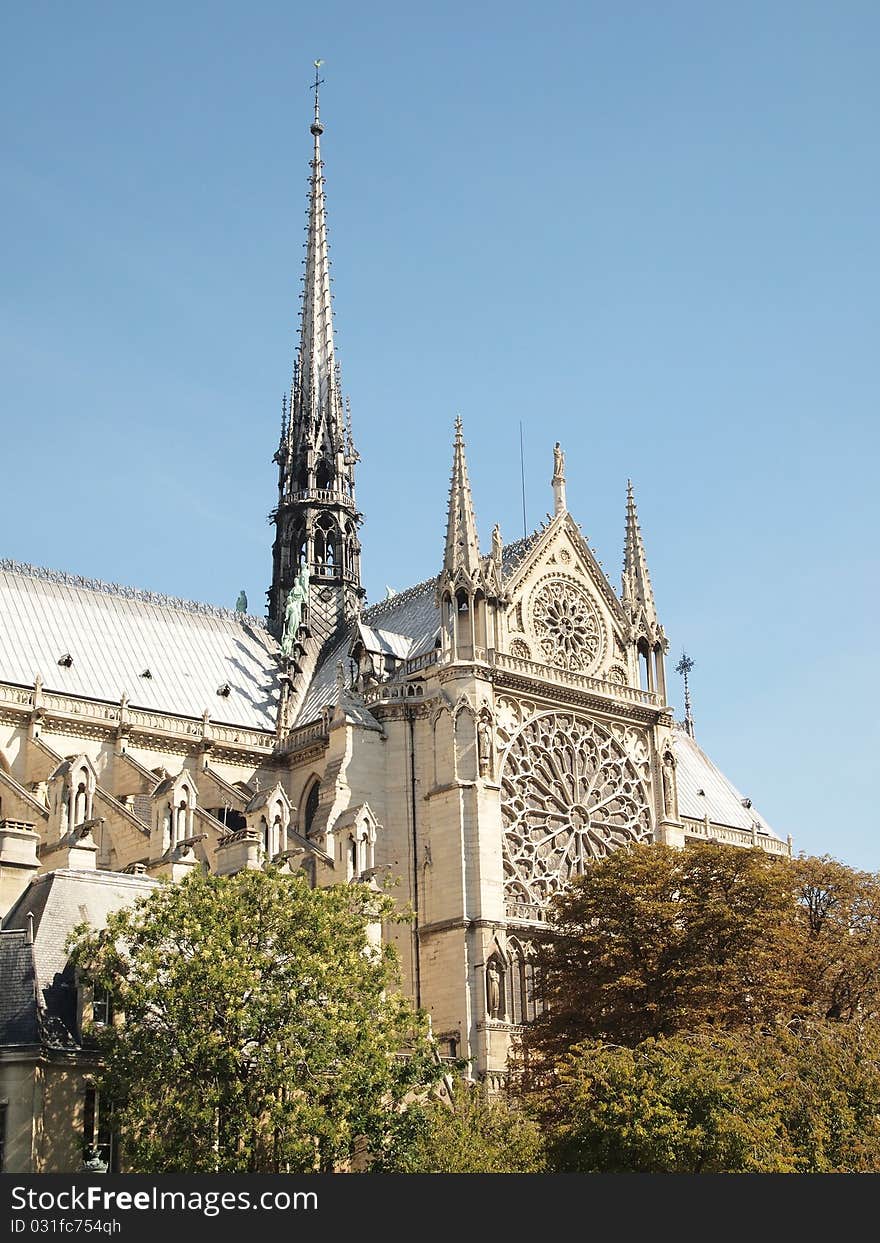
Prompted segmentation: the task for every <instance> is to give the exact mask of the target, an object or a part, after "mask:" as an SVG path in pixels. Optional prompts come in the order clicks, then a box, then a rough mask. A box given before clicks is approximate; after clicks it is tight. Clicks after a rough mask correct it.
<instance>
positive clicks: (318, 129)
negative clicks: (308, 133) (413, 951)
mask: <svg viewBox="0 0 880 1243" xmlns="http://www.w3.org/2000/svg"><path fill="white" fill-rule="evenodd" d="M323 63H324V62H323V61H322V60H316V61H315V81H314V83H313V85H312V90H313V91H314V92H315V119H314V121H313V122H312V133H313V134H315V135H317V136H320V135H321V134H323V133H324V126H323V125H322V124H321V113H320V110H319V108H318V92H319V90H320V88H321V87H322V86H323V85H324V79H323V78H320V77H318V73H319V70H320V68H321V66H322V65H323Z"/></svg>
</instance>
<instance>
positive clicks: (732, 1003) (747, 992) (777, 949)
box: [522, 843, 880, 1071]
mask: <svg viewBox="0 0 880 1243" xmlns="http://www.w3.org/2000/svg"><path fill="white" fill-rule="evenodd" d="M540 948H541V964H542V981H543V983H542V992H543V994H544V998H545V1000H546V1002H547V1009H546V1011H545V1012H544V1013H543V1014H542V1015H541V1017H540V1018H539V1019H538V1021H537V1022H536V1023H534V1024H533V1025H531V1026H530V1027H529V1028H528V1029H527V1030H526V1033H525V1035H524V1038H523V1048H522V1055H523V1058H524V1060H525V1061H526V1064H527V1065H528V1066H529V1067H531V1068H532V1069H533V1070H535V1071H546V1070H548V1069H549V1068H552V1065H553V1063H554V1061H555V1060H556V1059H558V1058H559V1057H561V1056H563V1055H564V1054H565V1052H566V1051H567V1049H569V1048H570V1047H571V1046H572V1045H573V1044H576V1043H578V1042H580V1041H583V1040H600V1041H602V1040H604V1041H610V1042H613V1043H616V1044H625V1045H630V1046H634V1045H637V1044H638V1043H639V1042H641V1041H643V1040H645V1039H647V1038H648V1037H652V1036H653V1037H660V1036H669V1035H672V1034H674V1033H676V1032H687V1031H693V1030H695V1029H697V1028H699V1027H701V1026H704V1025H707V1024H711V1025H714V1026H717V1027H726V1028H736V1027H740V1026H746V1027H761V1026H765V1025H767V1024H772V1023H787V1022H788V1021H789V1020H791V1019H794V1018H800V1019H804V1018H819V1019H823V1018H831V1019H840V1020H846V1021H852V1020H854V1019H856V1018H858V1019H859V1020H860V1021H863V1022H864V1021H866V1020H868V1019H870V1018H871V1017H872V1016H873V1015H874V1014H876V1013H877V1010H878V998H880V878H878V877H877V876H874V875H871V874H869V873H864V872H857V871H855V870H854V869H852V868H848V867H846V866H845V865H844V864H841V863H837V862H835V861H834V860H832V859H827V858H826V859H814V858H808V859H804V858H802V859H797V860H788V859H784V858H779V857H775V856H771V855H768V854H766V853H765V852H764V851H761V850H757V849H755V850H742V849H739V848H737V847H733V846H724V845H717V844H713V843H698V844H694V845H689V846H687V847H685V848H684V849H683V850H673V849H671V848H669V847H667V846H663V845H660V844H657V843H652V844H648V845H640V846H634V847H633V848H632V849H629V850H620V851H616V852H615V853H614V854H612V855H609V856H608V857H607V858H605V859H603V860H600V861H598V862H596V863H594V864H592V865H591V866H590V868H589V869H588V870H587V871H586V872H585V874H584V875H583V876H582V877H580V878H578V880H577V881H576V882H575V883H574V884H572V886H571V887H570V888H569V889H568V890H567V891H566V892H565V893H564V894H562V895H560V896H559V897H558V898H557V900H556V903H555V905H554V908H553V909H552V911H551V926H550V929H549V931H548V933H547V935H546V936H545V937H543V939H542V944H541V947H540Z"/></svg>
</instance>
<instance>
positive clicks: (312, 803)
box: [303, 781, 321, 837]
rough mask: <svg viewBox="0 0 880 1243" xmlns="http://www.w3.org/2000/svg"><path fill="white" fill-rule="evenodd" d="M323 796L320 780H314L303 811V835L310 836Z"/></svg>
mask: <svg viewBox="0 0 880 1243" xmlns="http://www.w3.org/2000/svg"><path fill="white" fill-rule="evenodd" d="M320 797H321V783H320V781H313V782H312V784H311V785H310V786H309V792H308V794H307V795H306V806H305V811H304V812H303V836H304V837H310V836H311V832H312V825H313V824H314V822H315V816H316V814H317V811H318V801H319V799H320Z"/></svg>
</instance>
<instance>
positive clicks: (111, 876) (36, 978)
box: [0, 868, 160, 1048]
mask: <svg viewBox="0 0 880 1243" xmlns="http://www.w3.org/2000/svg"><path fill="white" fill-rule="evenodd" d="M158 884H160V882H159V881H157V880H154V879H153V878H152V877H149V876H129V875H127V874H125V873H123V872H103V871H86V870H83V871H76V870H74V869H69V868H59V869H58V870H57V871H55V872H46V873H44V874H43V875H42V876H37V877H35V878H34V880H32V881H31V883H30V884H29V885H28V887H27V889H25V891H24V893H22V894H21V896H20V897H19V898H18V900H17V902H16V903H15V904H14V906H13V907H12V909H11V910H10V911H9V913H8V914H7V916H6V918H5V920H4V921H3V931H2V933H0V954H3V955H4V956H8V957H9V965H8V970H9V972H10V979H11V980H12V981H13V983H15V981H16V980H17V981H18V983H17V985H16V986H15V988H14V989H13V990H12V991H11V992H9V993H7V990H6V989H5V987H0V1032H2V1033H6V1032H12V1033H13V1034H14V1033H15V1032H16V1031H19V1030H21V1031H24V1030H25V1026H26V1023H27V1021H29V1020H27V1018H26V1015H25V1011H24V1010H23V1009H22V1008H21V1000H22V996H23V990H24V988H25V982H26V977H25V974H24V972H25V967H26V964H25V961H24V954H23V952H21V953H19V954H18V955H16V954H14V953H13V951H12V950H10V949H8V948H6V947H7V946H9V945H13V946H14V945H16V944H18V942H17V941H16V937H17V936H20V937H21V938H22V939H23V937H24V933H25V930H26V929H27V926H28V914H29V913H30V914H32V915H33V916H34V944H33V946H32V947H31V946H27V947H26V948H27V951H28V953H29V954H30V955H31V964H32V965H31V976H30V987H31V992H32V994H33V992H34V991H35V992H36V999H37V1005H38V1007H39V1023H40V1027H41V1029H42V1035H43V1040H44V1041H45V1042H46V1043H48V1044H50V1045H53V1046H55V1047H67V1048H70V1047H73V1046H75V1044H76V990H75V987H74V972H73V968H72V967H71V965H70V962H69V957H68V953H67V948H66V946H67V938H68V936H69V935H70V933H71V932H72V930H73V929H74V928H75V927H76V925H77V924H81V923H84V922H87V923H89V924H91V925H92V927H93V928H96V929H100V928H103V927H104V925H105V924H106V922H107V916H108V915H110V914H111V913H112V912H113V911H116V910H119V908H120V907H122V906H128V905H130V904H131V903H133V902H135V901H137V899H138V898H141V897H145V896H146V895H147V894H148V893H150V892H151V891H152V890H153V889H155V888H156V886H157V885H158ZM11 930H21V931H20V932H17V933H16V932H14V931H11ZM4 961H5V957H4ZM2 970H3V967H2V966H0V971H2ZM3 980H5V976H4V977H3ZM34 1015H35V1016H36V1015H37V1010H36V1009H35V1010H34ZM17 1016H18V1017H17ZM34 1021H35V1022H36V1021H37V1020H36V1017H35V1020H34ZM3 1043H6V1039H5V1036H4V1038H3ZM17 1043H22V1042H21V1041H18V1042H17Z"/></svg>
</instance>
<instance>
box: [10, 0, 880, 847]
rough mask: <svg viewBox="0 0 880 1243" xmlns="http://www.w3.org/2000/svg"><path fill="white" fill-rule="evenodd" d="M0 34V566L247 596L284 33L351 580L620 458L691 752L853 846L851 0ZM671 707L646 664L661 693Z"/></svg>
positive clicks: (856, 188) (866, 155)
mask: <svg viewBox="0 0 880 1243" xmlns="http://www.w3.org/2000/svg"><path fill="white" fill-rule="evenodd" d="M3 42H4V47H3V50H2V52H0V102H2V105H3V115H4V118H5V121H6V124H5V126H4V140H3V171H4V177H3V181H4V193H3V195H2V198H0V226H2V236H3V239H4V242H5V246H4V251H5V253H4V260H3V279H2V282H0V286H2V288H0V364H2V374H3V389H2V392H3V402H2V414H0V426H2V442H0V443H2V459H3V463H4V468H5V469H4V471H3V483H4V502H5V504H4V512H5V514H6V519H5V522H4V524H3V529H2V540H0V544H2V553H0V555H5V556H12V557H16V558H18V559H20V560H25V561H31V562H35V563H38V564H44V565H49V566H53V567H55V568H61V569H67V570H70V571H73V572H76V573H82V574H86V575H91V576H95V577H101V578H105V579H111V580H116V581H122V582H127V583H132V584H135V585H138V586H142V587H147V588H151V589H154V590H159V591H165V592H169V593H171V594H175V595H182V596H186V597H189V598H195V599H204V600H210V601H213V602H216V603H221V604H227V605H230V606H232V605H233V604H234V602H235V598H236V596H237V594H238V591H239V589H240V588H241V587H242V586H245V587H246V589H247V593H248V597H249V599H250V602H251V607H252V608H253V609H254V610H255V611H262V604H263V592H264V591H265V588H266V586H267V585H268V578H269V573H270V558H269V553H270V547H271V531H270V528H269V526H268V525H267V522H266V515H267V514H268V512H269V510H270V509H271V507H272V505H273V504H274V499H275V497H274V492H275V476H274V468H273V467H272V465H271V456H272V453H273V451H274V448H275V445H276V443H277V437H278V427H279V407H280V398H281V394H282V392H283V391H284V389H285V387H286V386H287V384H288V381H289V374H290V369H291V363H292V357H293V350H294V343H295V333H296V313H297V307H298V292H299V278H300V273H301V266H300V265H301V258H302V255H303V250H302V244H303V242H304V233H303V228H304V225H305V217H304V209H305V194H306V188H307V175H308V159H309V150H310V137H309V134H308V121H309V91H308V84H309V80H310V77H311V63H312V60H313V59H314V58H315V57H316V56H320V57H323V58H324V60H325V62H326V63H325V65H324V69H323V73H324V77H325V79H326V85H325V87H324V90H323V94H322V116H323V118H324V120H325V124H326V127H327V128H326V133H325V136H324V140H323V154H324V159H325V163H326V168H325V173H326V178H327V195H328V213H329V220H330V226H331V243H332V245H333V259H334V275H335V295H336V315H337V345H338V349H339V353H340V357H341V360H342V366H343V379H344V383H345V387H346V389H347V390H348V392H349V393H350V394H351V399H352V408H353V418H354V427H355V436H356V439H357V442H358V446H359V449H360V452H361V455H362V458H363V461H362V464H361V467H360V473H359V478H358V498H359V501H360V504H361V508H362V509H363V510H364V511H365V513H366V519H367V520H366V523H365V526H364V530H363V543H364V558H363V561H364V569H365V578H366V586H367V589H368V592H369V596H370V598H371V599H376V598H378V597H379V596H381V595H382V594H383V592H384V587H385V584H386V583H388V584H391V585H392V586H394V587H396V588H398V589H399V588H402V587H404V586H406V585H408V584H409V583H412V582H415V581H417V580H420V579H423V578H426V577H428V576H429V575H431V574H433V573H435V572H436V571H437V569H438V568H439V562H440V559H441V557H442V547H443V536H444V522H445V501H446V489H447V484H448V474H449V465H450V461H451V441H452V423H453V419H454V416H455V414H456V413H457V412H459V411H460V412H461V414H462V417H463V419H464V425H465V435H466V439H467V444H468V455H469V464H470V472H471V480H472V483H473V486H474V493H475V499H476V505H477V516H478V519H479V523H480V530H481V535H482V537H483V539H484V540H486V541H488V534H489V532H490V530H491V527H492V525H493V523H494V522H496V521H499V522H500V523H501V527H502V530H503V532H504V534H505V537H506V538H507V539H508V540H512V539H514V538H516V537H518V536H519V535H520V534H521V533H522V530H521V528H522V519H521V512H520V511H521V504H520V489H519V423H520V421H522V423H523V425H524V436H525V445H526V456H527V461H526V490H527V504H528V516H529V519H530V525H534V524H536V523H537V522H538V521H539V520H540V519H541V518H542V517H543V515H544V514H545V512H546V511H547V510H548V509H550V508H551V493H550V484H549V479H550V474H551V469H552V445H553V442H554V440H556V439H559V440H561V442H562V444H563V446H564V448H565V450H566V457H567V468H568V481H569V482H568V499H569V508H570V509H571V510H572V512H573V514H574V515H575V517H576V518H577V520H578V521H579V522H580V523H581V524H582V526H583V529H584V531H585V533H586V534H587V535H588V536H589V538H590V541H591V543H592V545H593V547H594V549H595V550H596V552H597V554H598V556H599V557H600V559H601V560H602V561H603V562H604V565H605V567H606V569H607V571H608V573H609V574H610V576H611V577H612V580H613V581H614V583H615V585H617V584H618V581H619V571H620V562H621V553H622V544H623V528H624V503H625V489H626V479H627V477H628V476H631V477H632V479H633V481H634V484H635V488H636V497H637V500H638V504H639V511H640V517H641V521H642V528H643V532H644V536H645V541H646V545H647V549H648V555H649V562H650V567H651V572H652V575H653V580H654V587H655V593H656V597H657V602H658V607H659V610H660V613H661V619H662V620H663V622H664V625H665V627H666V631H667V634H668V635H669V638H670V641H671V652H670V655H671V658H672V660H671V663H674V662H675V661H676V660H677V659H678V656H679V655H680V653H681V650H682V648H686V649H687V650H688V652H689V653H690V654H691V655H692V657H693V658H694V660H695V661H696V669H695V671H694V674H693V699H694V710H695V715H696V721H697V734H698V739H699V741H700V742H701V743H702V744H703V746H704V747H705V748H706V749H707V750H708V751H709V753H710V754H711V755H712V756H713V758H715V759H716V761H717V762H718V763H720V765H721V766H722V768H723V769H724V770H725V771H726V772H727V773H728V775H729V776H730V777H731V779H732V780H734V781H735V782H736V783H737V784H738V785H739V786H740V788H741V789H742V790H743V792H744V793H745V794H748V795H749V796H751V797H752V799H753V800H754V802H755V804H756V806H757V807H759V808H760V809H761V810H762V812H763V813H764V814H765V816H766V817H767V818H768V819H769V821H770V822H771V824H773V826H774V827H775V828H776V829H777V831H778V832H780V833H781V834H782V835H785V834H786V833H789V832H790V833H792V834H793V835H794V837H795V845H796V848H800V849H803V850H806V851H808V852H811V853H821V852H825V851H827V852H829V853H832V854H834V855H836V856H837V857H839V858H842V859H844V860H845V861H846V862H849V863H852V864H854V865H857V866H861V867H865V868H870V869H872V870H876V869H877V868H878V867H880V852H878V845H877V840H878V839H877V830H878V823H877V821H878V817H877V811H876V804H877V799H876V792H875V781H876V770H877V758H876V757H877V750H878V742H880V738H878V725H877V714H876V712H875V710H874V703H873V694H872V692H873V691H874V688H876V685H877V672H876V670H877V659H878V657H877V641H876V638H875V618H876V616H877V612H878V604H880V601H878V586H877V584H878V573H877V570H878V564H877V563H878V557H877V551H876V547H877V541H876V533H877V530H878V509H880V506H878V483H877V450H878V433H877V406H878V389H880V383H878V367H877V353H878V351H877V340H878V303H880V294H878V290H880V279H878V278H880V271H878V268H880V262H878V259H880V252H878V241H877V224H876V221H877V209H878V189H880V185H878V180H880V175H878V159H877V136H876V132H877V116H878V112H880V78H878V74H877V70H876V63H877V52H878V47H880V7H878V6H877V5H876V4H875V3H873V2H871V3H868V2H865V3H856V2H854V0H841V3H838V4H834V5H830V4H827V3H822V4H816V3H809V2H808V0H799V2H797V3H795V2H791V3H782V2H779V0H770V2H768V0H764V2H762V3H752V2H750V0H746V2H741V3H738V4H737V5H735V6H734V5H720V4H708V5H707V4H705V3H683V2H675V0H673V2H672V3H665V4H663V5H659V4H654V3H634V2H633V3H629V2H621V3H615V4H612V3H604V4H598V3H583V2H582V3H577V4H564V3H560V2H559V0H548V2H547V3H544V4H541V5H531V4H516V3H510V2H508V3H503V4H502V3H486V4H481V5H464V4H459V3H445V4H443V5H435V6H419V7H416V6H412V5H403V4H382V3H376V4H374V5H371V6H365V5H355V4H346V3H332V2H331V3H324V4H322V5H320V6H314V5H310V6H305V5H298V4H290V3H287V4H281V3H261V2H260V0H255V2H253V3H251V4H249V5H247V6H244V5H239V4H224V3H211V4H207V3H206V4H197V3H178V4H174V5H172V4H167V3H154V4H152V5H150V6H135V5H133V4H111V3H102V4H98V3H88V2H86V3H82V4H80V5H77V6H70V5H62V4H60V3H53V4H47V3H40V2H38V0H37V2H34V3H31V4H29V5H26V6H25V5H21V6H18V7H17V8H16V9H15V10H10V11H9V12H8V13H7V14H6V20H5V33H4V41H3ZM671 684H672V686H673V689H674V695H673V697H674V699H675V701H676V703H677V707H678V709H679V711H680V709H681V696H680V691H679V687H678V680H677V678H675V676H674V675H673V677H672V678H671Z"/></svg>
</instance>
